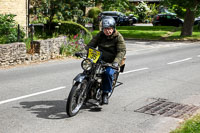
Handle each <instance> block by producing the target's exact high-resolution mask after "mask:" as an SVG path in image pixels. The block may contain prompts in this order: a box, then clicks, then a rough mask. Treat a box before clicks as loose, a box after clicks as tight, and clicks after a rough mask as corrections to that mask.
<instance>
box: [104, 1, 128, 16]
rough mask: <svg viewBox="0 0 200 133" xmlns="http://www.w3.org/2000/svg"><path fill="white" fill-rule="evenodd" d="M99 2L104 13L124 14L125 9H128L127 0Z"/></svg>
mask: <svg viewBox="0 0 200 133" xmlns="http://www.w3.org/2000/svg"><path fill="white" fill-rule="evenodd" d="M101 2H102V4H103V6H102V9H103V10H104V11H120V12H123V13H125V12H126V9H128V8H129V2H128V0H103V1H101Z"/></svg>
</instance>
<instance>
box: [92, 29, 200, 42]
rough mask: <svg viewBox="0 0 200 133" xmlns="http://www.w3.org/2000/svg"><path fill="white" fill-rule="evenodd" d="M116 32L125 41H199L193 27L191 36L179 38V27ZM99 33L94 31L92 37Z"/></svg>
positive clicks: (199, 34)
mask: <svg viewBox="0 0 200 133" xmlns="http://www.w3.org/2000/svg"><path fill="white" fill-rule="evenodd" d="M117 30H118V31H119V32H120V33H121V34H122V35H123V37H124V38H125V39H139V40H170V41H174V40H200V31H199V30H198V29H197V27H196V26H195V27H194V31H193V35H192V36H186V37H180V33H181V27H180V28H178V27H173V26H118V27H117ZM98 32H99V31H97V30H95V31H93V32H92V35H96V34H97V33H98Z"/></svg>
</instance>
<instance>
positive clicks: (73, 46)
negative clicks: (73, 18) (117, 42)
mask: <svg viewBox="0 0 200 133" xmlns="http://www.w3.org/2000/svg"><path fill="white" fill-rule="evenodd" d="M84 48H85V44H84V39H83V37H82V36H81V34H76V35H74V36H73V38H67V37H66V38H65V43H64V44H63V45H62V46H61V48H60V54H61V55H65V56H73V55H74V54H75V52H78V51H82V50H84Z"/></svg>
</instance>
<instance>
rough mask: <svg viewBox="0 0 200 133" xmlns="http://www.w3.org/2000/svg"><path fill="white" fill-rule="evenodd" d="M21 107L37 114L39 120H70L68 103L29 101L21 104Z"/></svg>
mask: <svg viewBox="0 0 200 133" xmlns="http://www.w3.org/2000/svg"><path fill="white" fill-rule="evenodd" d="M20 105H21V106H22V107H23V108H25V109H27V110H28V111H30V112H31V113H33V114H36V116H37V117H39V118H44V119H65V118H69V117H68V115H67V114H66V111H65V110H66V109H65V108H66V101H65V100H55V101H29V102H21V103H20Z"/></svg>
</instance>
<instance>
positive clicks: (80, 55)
mask: <svg viewBox="0 0 200 133" xmlns="http://www.w3.org/2000/svg"><path fill="white" fill-rule="evenodd" d="M75 56H76V57H82V56H83V53H81V52H76V53H75Z"/></svg>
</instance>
